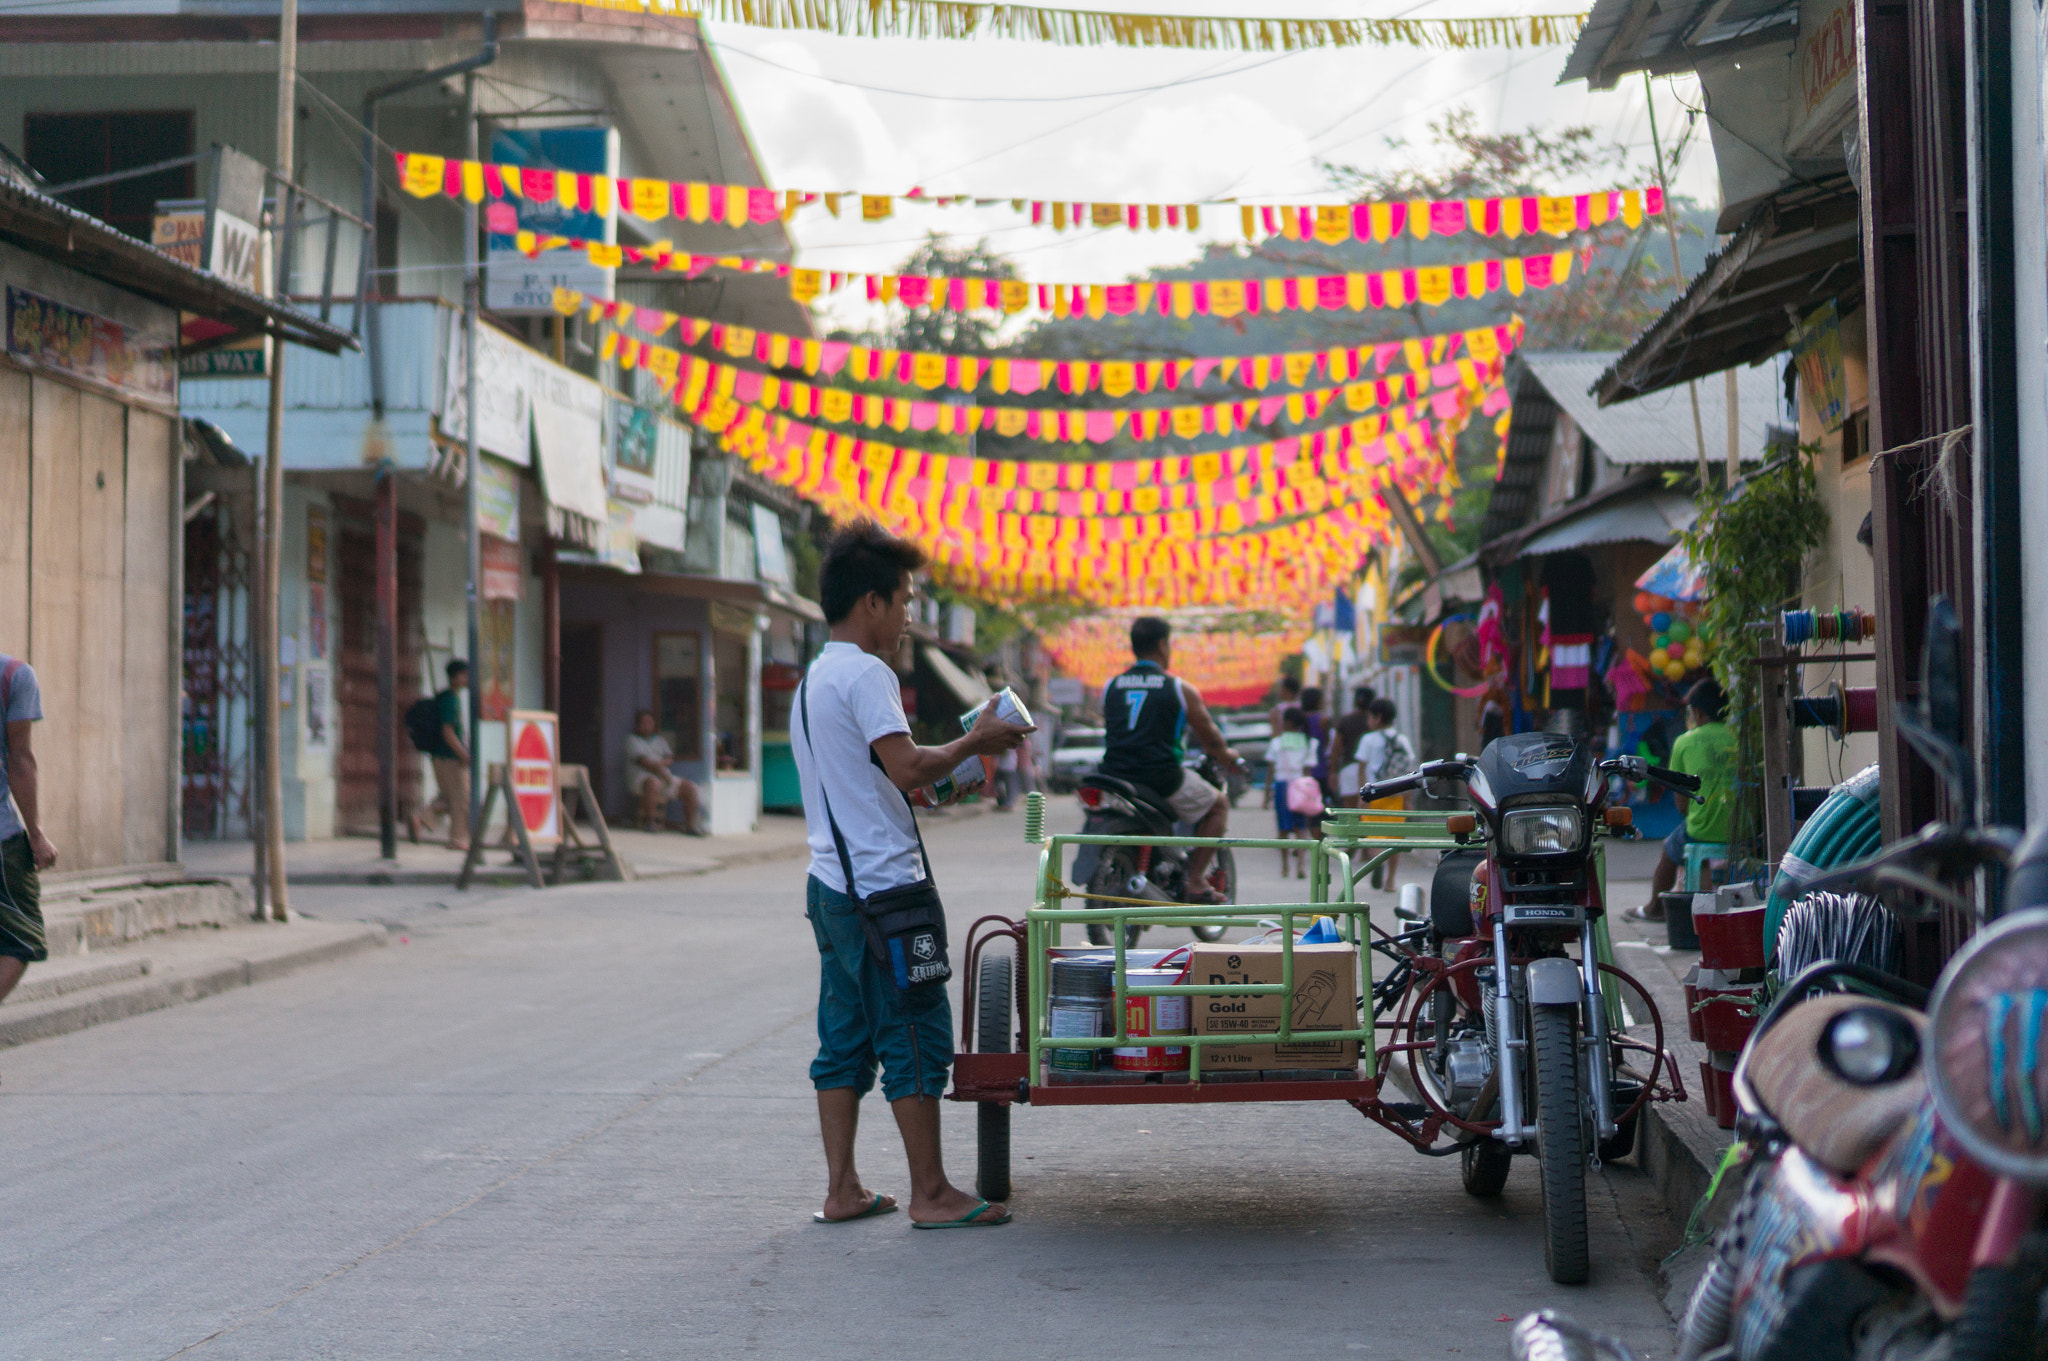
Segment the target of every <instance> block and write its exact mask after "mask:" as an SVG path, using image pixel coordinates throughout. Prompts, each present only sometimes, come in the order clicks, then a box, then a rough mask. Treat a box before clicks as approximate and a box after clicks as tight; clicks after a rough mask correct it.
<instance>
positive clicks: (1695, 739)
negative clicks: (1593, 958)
mask: <svg viewBox="0 0 2048 1361" xmlns="http://www.w3.org/2000/svg"><path fill="white" fill-rule="evenodd" d="M1727 708H1728V700H1727V697H1726V696H1725V695H1723V694H1722V693H1721V687H1720V686H1719V685H1717V684H1715V683H1714V682H1713V681H1712V680H1703V681H1701V682H1699V683H1698V684H1697V685H1695V686H1693V687H1692V689H1690V690H1688V691H1687V692H1686V695H1685V731H1684V732H1683V733H1681V734H1680V735H1679V738H1678V740H1677V741H1676V742H1673V743H1672V744H1671V759H1670V762H1669V765H1670V768H1671V769H1673V770H1675V771H1677V772H1679V773H1680V774H1681V775H1697V776H1698V777H1699V781H1700V792H1699V793H1698V795H1696V796H1694V797H1692V798H1688V797H1686V796H1685V795H1683V794H1679V795H1676V797H1677V799H1678V806H1679V807H1680V808H1682V809H1684V810H1685V818H1684V820H1683V821H1681V822H1680V823H1679V824H1678V825H1677V826H1676V827H1674V828H1672V829H1671V835H1670V836H1667V837H1665V838H1664V852H1663V854H1662V855H1660V856H1658V857H1657V869H1656V872H1655V873H1654V874H1652V875H1651V876H1650V901H1649V902H1647V903H1645V904H1643V905H1642V906H1641V907H1639V908H1637V909H1636V910H1635V911H1634V912H1632V913H1630V914H1629V915H1630V916H1632V917H1635V918H1636V919H1637V920H1639V921H1653V922H1655V921H1663V920H1664V900H1663V898H1662V897H1661V896H1660V895H1662V894H1665V893H1669V892H1670V891H1671V890H1672V888H1673V887H1674V886H1675V885H1676V884H1677V883H1678V873H1679V870H1680V868H1681V867H1682V866H1683V865H1684V864H1685V847H1686V843H1687V842H1690V841H1702V842H1718V843H1725V842H1726V841H1727V840H1728V832H1729V825H1730V824H1731V823H1732V822H1733V821H1734V819H1735V730H1734V729H1733V728H1730V727H1729V726H1728V725H1727V724H1726V723H1725V722H1723V721H1722V719H1723V717H1724V715H1725V714H1726V712H1727Z"/></svg>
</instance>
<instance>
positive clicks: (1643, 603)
mask: <svg viewBox="0 0 2048 1361" xmlns="http://www.w3.org/2000/svg"><path fill="white" fill-rule="evenodd" d="M1635 605H1636V613H1637V614H1650V613H1652V611H1651V609H1650V593H1649V592H1648V591H1637V592H1636V600H1635Z"/></svg>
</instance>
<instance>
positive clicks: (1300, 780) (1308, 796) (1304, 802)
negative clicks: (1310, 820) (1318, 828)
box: [1287, 775, 1323, 817]
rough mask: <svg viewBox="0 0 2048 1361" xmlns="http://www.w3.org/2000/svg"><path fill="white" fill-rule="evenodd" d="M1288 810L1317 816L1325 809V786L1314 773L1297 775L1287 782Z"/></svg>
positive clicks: (1306, 815) (1308, 815)
mask: <svg viewBox="0 0 2048 1361" xmlns="http://www.w3.org/2000/svg"><path fill="white" fill-rule="evenodd" d="M1287 811H1288V812H1290V813H1300V814H1301V815H1302V816H1303V817H1315V816H1316V815H1317V814H1319V813H1321V812H1322V811H1323V786H1322V784H1321V783H1320V782H1318V781H1317V779H1316V777H1315V776H1313V775H1297V776H1296V777H1295V778H1293V779H1291V780H1289V781H1288V782H1287Z"/></svg>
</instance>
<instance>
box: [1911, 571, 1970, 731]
mask: <svg viewBox="0 0 2048 1361" xmlns="http://www.w3.org/2000/svg"><path fill="white" fill-rule="evenodd" d="M1920 704H1921V712H1922V714H1923V716H1924V717H1925V718H1926V720H1927V726H1928V727H1929V728H1932V729H1933V730H1934V732H1935V733H1936V734H1937V735H1939V736H1940V737H1942V738H1944V739H1946V740H1948V741H1950V742H1955V743H1958V744H1960V743H1961V742H1962V740H1963V628H1962V623H1961V621H1960V620H1958V619H1957V618H1956V607H1955V606H1954V605H1953V604H1951V603H1950V602H1949V599H1948V597H1947V596H1942V595H1938V596H1936V597H1934V599H1932V600H1930V601H1928V602H1927V638H1926V641H1925V642H1924V643H1923V644H1922V645H1921V649H1920Z"/></svg>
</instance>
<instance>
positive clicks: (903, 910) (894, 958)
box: [797, 681, 953, 992]
mask: <svg viewBox="0 0 2048 1361" xmlns="http://www.w3.org/2000/svg"><path fill="white" fill-rule="evenodd" d="M809 689H810V685H809V682H808V681H806V683H805V684H804V685H803V686H802V687H801V688H800V689H799V690H798V692H797V703H798V707H799V709H800V710H801V712H802V714H803V721H804V745H805V746H809V747H810V748H811V759H812V761H813V762H816V760H817V751H818V749H817V748H816V747H815V746H812V745H811V701H810V695H809V693H808V692H809ZM868 759H869V760H870V761H874V762H875V764H876V765H877V766H880V765H881V762H880V761H878V760H876V759H875V754H874V752H873V751H869V752H868ZM818 795H819V797H820V798H822V799H824V801H825V821H826V822H827V823H828V824H830V826H831V828H832V844H833V845H834V846H835V847H837V848H838V851H839V868H840V870H841V872H843V873H844V874H845V875H846V896H847V897H849V898H851V899H852V900H853V906H854V911H856V912H857V913H859V914H860V925H861V932H862V934H864V935H865V936H866V937H867V941H868V953H869V954H870V955H872V956H874V959H875V962H876V963H877V964H879V965H881V966H882V970H883V972H885V973H887V974H888V975H889V977H890V978H892V979H894V980H895V982H896V988H897V990H898V991H899V992H909V991H910V990H911V989H913V988H924V987H932V986H935V985H937V984H941V983H944V982H945V981H946V980H947V979H949V978H951V977H952V976H953V965H952V962H951V961H950V960H948V959H947V957H946V907H945V904H944V903H942V902H940V901H939V886H938V885H937V884H935V883H933V882H932V878H931V873H932V858H931V855H930V854H929V853H928V852H927V851H926V850H925V848H924V832H923V830H922V829H920V828H919V827H918V825H917V811H916V810H915V809H914V808H911V805H910V798H909V796H908V795H905V796H904V799H903V806H904V808H905V809H907V810H909V812H910V829H911V831H912V832H914V833H915V834H916V836H917V854H918V858H919V859H921V860H922V861H923V862H924V873H925V877H924V878H922V879H920V880H918V881H917V882H916V883H914V884H904V885H903V886H901V887H900V888H887V889H883V890H882V891H881V892H880V893H876V894H873V895H871V896H869V897H865V898H863V897H862V896H861V894H860V890H859V889H858V888H857V887H856V886H855V885H854V882H853V857H852V856H850V855H848V854H847V852H846V838H845V837H844V836H843V835H841V834H840V831H839V820H838V819H837V818H835V817H833V816H832V800H831V798H830V797H828V796H827V795H826V794H825V776H824V772H823V771H822V770H820V771H819V773H818Z"/></svg>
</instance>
